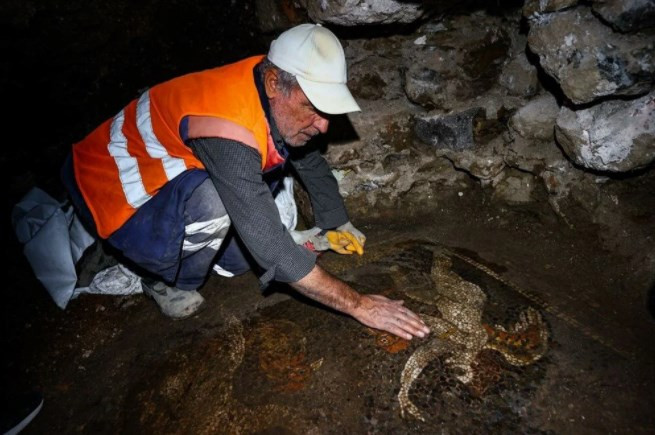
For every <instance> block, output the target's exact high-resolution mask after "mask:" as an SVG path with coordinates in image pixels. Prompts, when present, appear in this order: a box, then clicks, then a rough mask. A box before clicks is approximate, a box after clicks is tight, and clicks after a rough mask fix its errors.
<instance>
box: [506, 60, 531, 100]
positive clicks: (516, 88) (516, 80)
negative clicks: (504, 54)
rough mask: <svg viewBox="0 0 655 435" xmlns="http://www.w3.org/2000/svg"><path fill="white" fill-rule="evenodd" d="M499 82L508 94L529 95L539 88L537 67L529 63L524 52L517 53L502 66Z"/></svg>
mask: <svg viewBox="0 0 655 435" xmlns="http://www.w3.org/2000/svg"><path fill="white" fill-rule="evenodd" d="M499 83H500V84H501V85H502V86H503V87H504V88H505V89H507V92H508V93H509V94H510V95H520V96H522V97H531V96H533V95H535V94H536V93H537V89H538V88H539V79H538V78H537V68H536V67H535V66H534V65H532V64H530V62H529V61H528V58H527V57H526V56H525V53H519V55H518V56H516V57H515V58H514V59H512V60H510V61H509V62H508V63H507V64H506V65H505V66H504V67H503V70H502V73H501V74H500V78H499Z"/></svg>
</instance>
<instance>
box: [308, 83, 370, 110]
mask: <svg viewBox="0 0 655 435" xmlns="http://www.w3.org/2000/svg"><path fill="white" fill-rule="evenodd" d="M296 79H297V80H298V84H299V85H300V88H301V89H302V91H303V92H304V93H305V95H306V96H307V98H308V99H309V101H310V102H311V103H312V104H313V105H314V106H315V107H316V108H317V109H318V110H320V111H321V112H325V113H328V114H330V115H340V114H342V113H350V112H361V110H362V109H360V108H359V105H358V104H357V102H356V101H355V99H354V98H353V96H352V94H351V93H350V91H349V90H348V87H347V86H346V85H345V84H342V83H320V82H312V81H309V80H307V79H304V78H302V77H300V76H296Z"/></svg>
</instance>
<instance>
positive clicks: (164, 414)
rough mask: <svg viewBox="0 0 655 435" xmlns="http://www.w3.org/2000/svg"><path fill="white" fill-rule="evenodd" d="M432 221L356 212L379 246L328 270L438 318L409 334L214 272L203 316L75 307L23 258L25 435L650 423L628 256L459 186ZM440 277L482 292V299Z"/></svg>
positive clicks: (125, 302) (12, 376) (639, 426)
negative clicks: (29, 399)
mask: <svg viewBox="0 0 655 435" xmlns="http://www.w3.org/2000/svg"><path fill="white" fill-rule="evenodd" d="M407 209H409V208H405V209H404V210H407ZM426 210H429V212H428V213H422V214H418V213H416V214H411V213H409V214H408V213H406V212H405V213H403V214H402V215H401V214H400V213H398V211H394V210H391V211H388V212H387V211H381V212H380V213H378V215H377V216H376V217H374V218H370V219H368V220H361V219H360V220H357V224H358V225H359V226H361V227H362V228H363V229H364V230H365V232H366V234H367V236H368V243H367V250H366V253H365V255H364V256H362V257H345V256H339V255H337V254H332V253H327V254H325V255H323V256H322V258H321V259H320V263H321V264H322V265H323V266H325V268H327V269H328V270H330V271H332V272H333V273H335V274H336V275H337V276H340V277H342V278H344V279H346V280H348V281H349V282H351V283H353V285H354V286H355V287H356V288H357V289H358V290H360V291H362V292H366V293H383V294H386V295H388V296H390V297H397V298H402V299H405V300H406V301H407V304H408V305H409V306H411V307H412V308H413V309H414V310H416V311H417V312H420V313H421V314H422V315H424V316H428V317H430V318H432V319H437V324H436V326H435V327H434V328H433V334H432V336H431V337H430V338H427V339H422V340H419V339H416V340H413V341H412V342H410V343H408V342H404V341H402V340H397V339H394V338H393V337H390V336H388V335H386V334H381V333H379V332H376V331H373V330H370V329H368V328H365V327H363V326H362V325H360V324H358V323H357V322H356V321H354V320H352V319H350V318H347V317H345V316H343V315H340V314H338V313H335V312H331V311H329V310H326V309H324V308H322V307H319V306H317V305H315V304H313V303H311V301H306V300H301V299H298V298H296V297H295V296H293V295H292V294H290V293H288V292H287V291H286V290H285V289H284V288H283V287H279V288H276V289H270V290H268V291H267V292H265V293H264V294H262V293H261V292H260V290H259V287H258V282H257V280H256V278H255V277H254V276H253V275H251V274H246V275H243V276H241V277H237V278H234V279H227V278H222V277H217V276H214V277H211V278H210V280H209V282H208V283H207V285H206V287H205V288H204V289H203V291H202V293H203V295H204V296H205V298H206V299H207V302H206V308H205V309H204V311H202V312H201V313H200V314H198V315H196V316H194V317H193V318H191V319H187V320H184V321H171V320H169V319H167V318H165V317H164V316H162V315H161V314H160V313H159V311H158V309H157V307H156V305H155V304H154V303H153V302H152V301H150V300H147V299H146V298H145V297H144V296H142V295H135V296H130V297H108V296H91V295H83V296H81V297H79V298H78V299H77V300H74V301H73V302H71V304H70V305H69V307H68V308H67V309H66V311H61V310H59V309H58V308H56V307H55V305H54V304H53V303H52V302H51V301H50V300H49V298H48V296H47V294H46V292H45V291H44V290H43V289H42V288H41V287H40V285H39V284H38V282H36V281H35V280H34V279H33V278H32V277H31V274H30V271H29V266H28V265H27V264H26V262H25V261H24V260H23V259H22V257H21V256H20V255H19V254H18V253H17V252H15V253H14V255H13V257H12V259H11V268H10V270H9V271H8V273H9V274H10V282H12V283H13V286H12V292H11V295H10V296H9V297H10V301H9V304H8V305H6V307H9V309H8V310H7V312H5V315H4V317H3V318H4V319H5V321H6V322H7V326H8V327H9V332H10V334H9V335H8V338H9V340H8V341H9V342H8V343H7V344H6V345H5V346H4V348H5V349H7V350H9V352H6V353H5V358H4V363H5V367H4V370H3V373H4V374H5V376H7V379H6V380H5V382H6V384H5V385H8V386H9V387H10V388H9V389H8V390H7V391H19V390H21V389H23V390H25V389H29V388H32V389H37V390H39V391H40V392H42V394H43V395H44V397H45V405H44V408H43V410H42V411H41V413H40V415H39V416H38V417H37V419H36V420H35V421H34V422H33V424H32V425H31V426H29V427H28V429H27V431H26V433H44V432H49V433H70V432H93V433H116V432H119V433H125V432H127V433H132V432H165V433H221V432H232V433H234V432H244V433H253V432H258V433H311V432H315V433H435V432H443V433H450V432H455V433H471V432H485V433H486V432H517V431H518V432H523V433H525V432H530V433H532V432H536V433H542V432H545V433H599V432H602V433H614V432H616V433H626V432H629V433H649V432H652V431H653V428H655V416H654V415H653V413H652V409H653V406H654V405H655V403H654V395H653V388H654V387H655V371H654V369H653V367H655V366H654V363H655V361H654V360H655V352H654V349H653V347H654V342H653V340H652V336H653V334H654V333H655V322H654V321H653V319H652V318H651V317H650V315H649V313H648V311H647V307H646V301H645V299H644V297H637V298H635V297H626V294H624V292H626V291H627V289H622V288H621V287H620V285H619V283H620V282H621V281H622V280H623V279H624V277H625V274H626V273H628V270H627V268H628V266H629V259H628V258H622V257H619V256H617V255H614V254H612V253H610V252H607V251H605V250H603V249H602V248H601V246H600V244H599V240H598V237H597V235H596V234H595V229H594V228H593V227H588V228H581V229H576V230H572V229H570V228H569V227H567V226H566V225H562V223H561V222H560V221H559V220H558V219H557V218H556V217H555V216H554V214H553V213H552V211H550V210H549V209H548V208H543V209H540V208H539V206H532V207H530V208H526V207H523V208H508V207H506V206H500V205H496V204H494V203H492V202H489V201H488V199H487V197H486V195H485V192H483V191H482V190H481V189H472V190H467V191H465V193H464V195H463V196H459V195H458V194H457V192H455V191H447V190H443V191H442V193H441V195H440V197H438V198H435V202H434V204H433V206H432V207H431V208H430V209H426ZM438 259H441V260H443V261H446V263H445V266H444V269H443V270H444V271H443V273H442V275H435V273H436V272H435V270H436V269H435V268H436V266H435V265H436V264H437V263H438V262H439V261H441V260H438ZM444 259H445V260H444ZM439 264H441V263H439ZM440 273H441V272H440ZM444 273H445V275H443V274H444ZM444 280H445V281H448V280H451V281H452V280H454V281H452V282H454V283H455V284H453V285H454V286H455V287H457V286H459V287H461V288H464V289H468V290H466V291H465V292H464V293H465V294H474V293H475V292H478V295H479V291H478V290H471V287H470V285H471V284H470V283H473V284H475V285H477V287H475V286H474V287H473V289H475V288H479V289H480V290H481V292H482V294H483V296H482V298H483V302H482V303H477V304H476V302H475V301H471V300H468V299H466V298H468V296H466V297H465V298H464V299H466V300H463V299H461V297H460V299H458V297H457V295H458V294H459V295H460V296H461V293H457V292H455V293H453V294H447V293H448V292H449V291H450V290H448V288H449V287H448V286H447V285H444V284H443V283H444V282H445V281H444ZM467 283H469V284H467ZM467 285H468V286H469V287H466V286H467ZM471 292H473V293H471ZM444 298H445V299H444ZM439 301H441V302H439ZM444 301H447V302H448V303H446V304H444ZM478 302H479V301H478ZM452 306H455V307H456V309H455V310H454V311H453V310H451V308H452ZM449 307H451V308H449ZM471 307H474V308H471ZM458 313H460V314H461V313H464V314H463V315H464V317H466V316H468V319H469V320H470V322H469V324H468V325H469V326H468V327H467V326H465V325H466V322H464V323H462V322H459V323H458V321H457V319H456V317H457V316H458ZM528 313H531V314H528ZM535 313H537V314H535ZM440 324H441V326H439V325H440ZM443 325H450V326H449V327H448V328H450V329H448V328H446V329H447V330H442V329H439V328H440V327H442V326H443ZM453 325H454V326H453ZM471 325H472V326H471ZM480 331H484V333H486V335H484V334H483V338H482V341H480V340H477V339H474V336H476V334H477V333H479V332H480ZM477 336H478V337H479V334H478V335H477ZM458 337H459V338H458ZM476 340H477V341H476ZM408 361H409V363H408ZM416 367H418V369H419V370H418V372H416V371H415V372H414V373H413V374H412V373H411V369H412V368H416ZM403 391H404V393H405V398H404V399H403V398H401V397H400V396H402V394H401V393H403ZM407 399H408V400H409V403H408V402H407ZM401 403H402V405H401ZM403 412H404V416H402V415H401V413H403Z"/></svg>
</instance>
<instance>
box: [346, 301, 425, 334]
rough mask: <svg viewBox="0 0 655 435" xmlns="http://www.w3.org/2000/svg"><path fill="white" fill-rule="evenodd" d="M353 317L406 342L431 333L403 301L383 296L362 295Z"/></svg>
mask: <svg viewBox="0 0 655 435" xmlns="http://www.w3.org/2000/svg"><path fill="white" fill-rule="evenodd" d="M352 316H353V317H354V318H355V319H357V320H358V321H360V322H361V323H363V324H364V325H366V326H370V327H371V328H376V329H381V330H383V331H387V332H390V333H392V334H394V335H397V336H398V337H401V338H404V339H406V340H411V339H412V338H413V337H421V338H422V337H425V336H426V335H427V334H429V333H430V329H428V327H427V326H426V325H425V323H423V321H422V320H421V318H420V317H419V316H418V315H416V314H415V313H414V312H412V311H411V310H410V309H408V308H406V307H405V306H404V305H403V301H401V300H392V299H389V298H387V297H384V296H382V295H361V298H360V300H359V304H358V305H357V307H356V308H355V309H354V310H353V312H352Z"/></svg>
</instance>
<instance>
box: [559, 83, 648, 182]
mask: <svg viewBox="0 0 655 435" xmlns="http://www.w3.org/2000/svg"><path fill="white" fill-rule="evenodd" d="M555 133H556V138H557V141H558V142H559V143H560V144H561V145H562V148H563V149H564V151H565V152H566V154H567V155H568V156H569V157H570V158H571V159H573V160H574V161H575V162H576V163H578V164H579V165H582V166H584V167H586V168H589V169H594V170H598V171H612V172H626V171H632V170H635V169H640V168H643V167H646V166H647V165H649V164H650V163H652V162H653V160H655V91H654V92H651V93H650V94H648V95H646V96H643V97H641V98H638V99H635V100H631V101H622V100H616V101H606V102H604V103H601V104H598V105H596V106H593V107H591V108H588V109H583V110H578V111H573V110H571V109H569V108H567V107H562V109H561V110H560V113H559V116H558V117H557V125H556V127H555Z"/></svg>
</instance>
